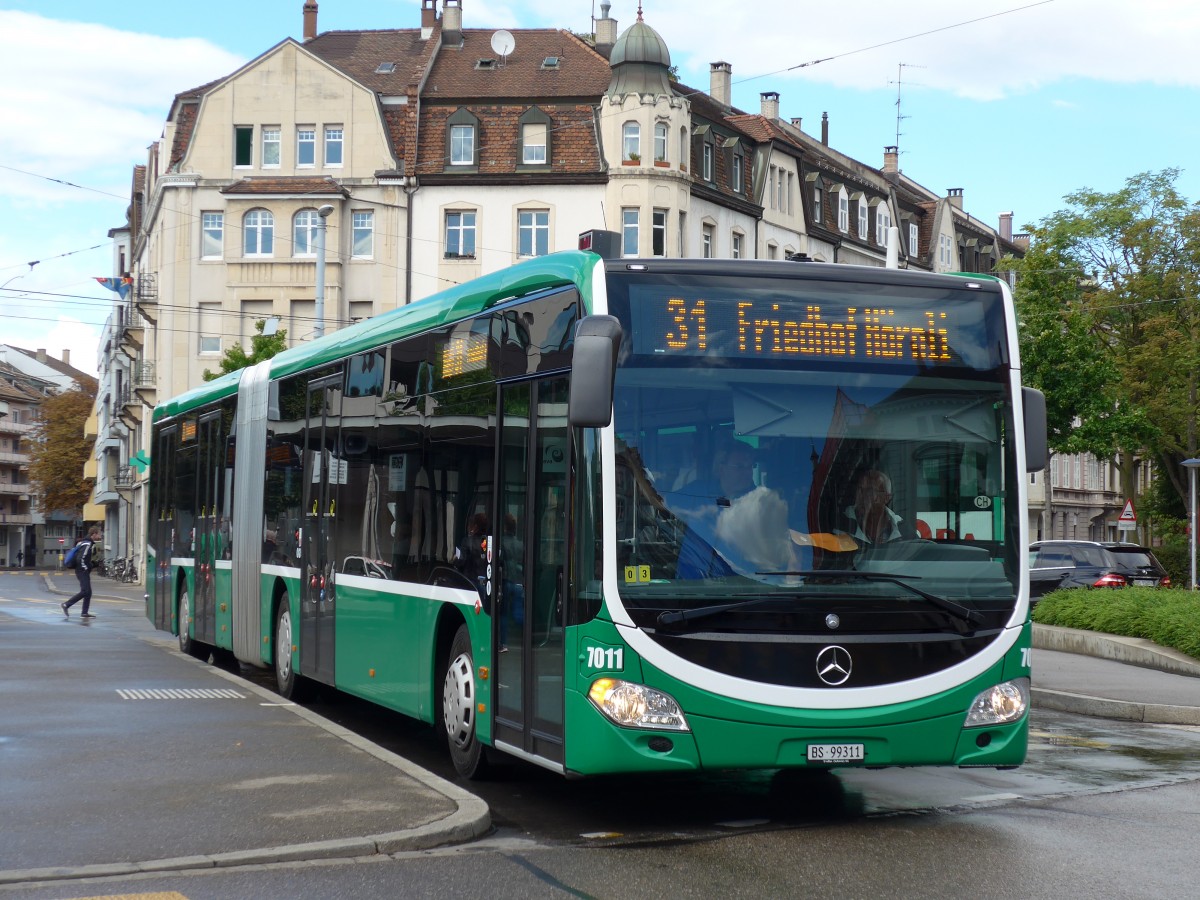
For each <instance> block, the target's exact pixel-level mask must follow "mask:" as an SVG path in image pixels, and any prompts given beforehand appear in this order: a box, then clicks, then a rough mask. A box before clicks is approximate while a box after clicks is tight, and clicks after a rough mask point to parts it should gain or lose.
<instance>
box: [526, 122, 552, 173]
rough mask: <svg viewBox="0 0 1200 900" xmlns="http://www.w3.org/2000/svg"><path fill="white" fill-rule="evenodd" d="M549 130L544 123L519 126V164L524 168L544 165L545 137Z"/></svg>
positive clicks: (529, 123)
mask: <svg viewBox="0 0 1200 900" xmlns="http://www.w3.org/2000/svg"><path fill="white" fill-rule="evenodd" d="M549 130H550V128H549V126H548V125H547V124H546V123H545V122H528V123H526V124H525V125H522V126H521V163H522V165H526V166H544V165H545V164H546V135H547V133H548V132H549Z"/></svg>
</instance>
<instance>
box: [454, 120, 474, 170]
mask: <svg viewBox="0 0 1200 900" xmlns="http://www.w3.org/2000/svg"><path fill="white" fill-rule="evenodd" d="M450 165H452V166H473V165H475V126H474V125H451V126H450Z"/></svg>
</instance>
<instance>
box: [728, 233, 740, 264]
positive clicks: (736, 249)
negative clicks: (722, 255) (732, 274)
mask: <svg viewBox="0 0 1200 900" xmlns="http://www.w3.org/2000/svg"><path fill="white" fill-rule="evenodd" d="M742 237H743V235H742V233H741V232H740V231H735V232H733V233H732V234H731V235H730V240H729V255H730V256H731V257H733V258H734V259H741V258H742Z"/></svg>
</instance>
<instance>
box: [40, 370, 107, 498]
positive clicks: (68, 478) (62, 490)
mask: <svg viewBox="0 0 1200 900" xmlns="http://www.w3.org/2000/svg"><path fill="white" fill-rule="evenodd" d="M95 402H96V385H95V383H94V382H89V383H88V384H85V385H84V386H82V387H77V388H74V389H72V390H69V391H63V392H62V393H61V394H55V395H53V396H51V397H47V398H46V399H45V400H44V401H42V404H41V406H40V407H39V408H38V420H37V424H36V426H35V427H34V429H33V431H32V433H31V439H32V442H33V444H34V450H35V452H33V453H31V454H30V458H31V462H30V464H29V480H30V482H31V483H32V485H33V487H34V490H35V491H36V492H37V495H38V499H39V502H40V503H41V508H42V509H43V510H45V511H52V510H70V511H72V512H76V513H78V512H80V511H81V510H82V509H83V505H84V504H85V503H87V502H88V501H89V500H90V499H91V497H92V485H91V484H90V483H89V482H87V481H85V480H84V478H83V467H84V464H85V463H86V462H87V461H88V458H89V457H90V456H91V453H92V441H91V440H89V439H88V438H86V437H84V434H83V427H82V423H83V422H86V421H87V419H88V417H89V416H91V414H92V408H93V406H94V405H95Z"/></svg>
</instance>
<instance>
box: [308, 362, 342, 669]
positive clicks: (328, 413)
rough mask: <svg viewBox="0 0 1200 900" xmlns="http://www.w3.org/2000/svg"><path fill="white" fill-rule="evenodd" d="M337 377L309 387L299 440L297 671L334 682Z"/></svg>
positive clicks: (339, 477)
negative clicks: (302, 436) (301, 476)
mask: <svg viewBox="0 0 1200 900" xmlns="http://www.w3.org/2000/svg"><path fill="white" fill-rule="evenodd" d="M341 411H342V376H341V375H340V374H338V375H332V376H329V377H327V378H322V379H320V380H318V381H314V382H311V383H310V384H309V386H308V416H307V421H306V425H305V442H304V533H303V535H302V537H301V547H302V550H301V559H300V674H301V675H304V676H306V677H308V678H311V679H313V680H314V681H319V682H322V683H323V684H333V683H334V668H333V664H334V658H333V648H334V613H335V612H336V609H337V597H336V589H335V588H336V586H335V584H334V577H333V573H334V569H335V567H336V561H335V560H334V559H333V527H334V517H335V515H336V512H337V506H336V504H337V486H338V484H340V483H341V482H343V481H345V469H344V466H345V463H344V462H342V461H341V460H340V458H339V453H338V451H339V432H340V431H341Z"/></svg>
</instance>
